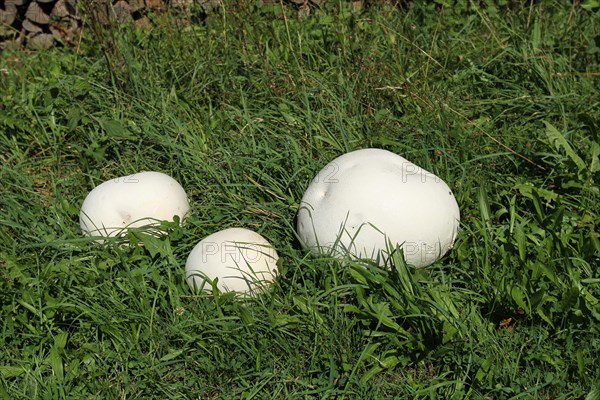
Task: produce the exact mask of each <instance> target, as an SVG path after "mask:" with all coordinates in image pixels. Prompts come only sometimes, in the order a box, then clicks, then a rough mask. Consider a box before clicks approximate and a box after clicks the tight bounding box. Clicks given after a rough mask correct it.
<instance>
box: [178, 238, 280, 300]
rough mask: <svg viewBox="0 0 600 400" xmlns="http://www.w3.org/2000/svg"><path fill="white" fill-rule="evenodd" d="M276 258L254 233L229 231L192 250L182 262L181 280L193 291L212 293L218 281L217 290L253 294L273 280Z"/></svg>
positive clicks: (205, 240) (204, 241)
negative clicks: (183, 268)
mask: <svg viewBox="0 0 600 400" xmlns="http://www.w3.org/2000/svg"><path fill="white" fill-rule="evenodd" d="M278 259H279V256H278V255H277V252H276V251H275V249H274V248H273V246H271V244H270V243H269V242H268V241H267V239H265V238H264V237H262V236H261V235H259V234H258V233H256V232H253V231H251V230H248V229H244V228H229V229H224V230H222V231H219V232H216V233H213V234H212V235H209V236H207V237H205V238H204V239H202V240H201V241H200V242H199V243H198V244H197V245H196V246H195V247H194V249H193V250H192V252H191V253H190V255H189V257H188V259H187V262H186V263H185V277H186V281H187V283H188V285H190V287H191V288H192V290H195V291H196V290H204V291H209V292H210V291H212V282H213V281H214V280H215V278H218V281H217V287H218V288H219V290H220V291H227V292H228V291H235V292H240V293H254V292H256V290H258V289H260V288H263V287H264V286H266V285H268V284H270V283H271V282H272V281H273V279H274V278H275V276H276V273H277V266H276V263H277V260H278Z"/></svg>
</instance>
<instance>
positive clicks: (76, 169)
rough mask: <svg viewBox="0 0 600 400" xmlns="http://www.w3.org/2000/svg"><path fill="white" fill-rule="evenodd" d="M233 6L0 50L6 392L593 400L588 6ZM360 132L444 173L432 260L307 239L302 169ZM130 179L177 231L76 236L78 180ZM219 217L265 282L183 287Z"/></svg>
mask: <svg viewBox="0 0 600 400" xmlns="http://www.w3.org/2000/svg"><path fill="white" fill-rule="evenodd" d="M252 3H253V2H239V4H234V3H233V2H230V3H228V2H226V4H225V5H224V6H223V7H221V8H219V9H216V10H213V11H212V13H211V14H209V15H208V18H207V19H205V20H204V21H203V22H202V23H199V24H191V25H187V26H183V25H180V24H179V23H178V22H177V21H178V20H176V19H175V17H174V16H169V15H168V14H167V15H156V16H154V17H153V20H152V22H153V26H154V28H152V29H147V30H145V29H142V28H138V29H135V28H132V27H129V26H116V27H113V28H112V29H113V31H111V32H110V34H106V35H103V36H95V38H96V39H95V40H94V37H93V35H92V34H91V31H89V30H88V31H85V32H84V36H83V37H82V41H81V47H80V48H77V49H70V48H56V49H52V50H49V51H43V52H31V53H29V52H24V51H16V52H11V51H8V50H5V51H4V52H3V53H2V54H1V56H0V76H1V79H0V161H1V163H2V164H1V166H0V349H1V351H0V398H7V399H38V398H39V399H42V398H43V399H50V398H52V399H54V398H77V399H83V398H88V399H93V398H94V399H95V398H98V399H117V398H119V399H124V398H131V399H138V398H140V399H141V398H152V399H154V398H162V399H186V398H190V399H213V398H214V399H228V398H231V399H240V398H242V399H267V398H273V399H295V398H303V399H304V398H321V399H325V398H340V399H383V398H402V399H425V398H429V399H435V398H440V399H463V398H472V399H477V398H487V399H517V398H523V399H530V398H531V399H598V398H600V386H599V384H598V382H600V302H599V301H600V300H599V299H600V272H599V271H600V269H599V264H600V263H599V254H600V237H599V232H600V228H599V220H600V206H599V202H598V199H599V186H598V182H599V174H598V171H599V170H600V162H599V159H598V157H599V154H600V144H599V143H600V139H599V134H600V12H599V11H598V7H597V3H596V2H593V1H585V2H583V3H581V2H573V3H571V2H565V1H558V0H551V1H540V2H533V1H532V2H502V1H500V2H491V1H481V2H464V3H463V2H461V1H457V2H446V1H438V2H434V3H426V2H412V3H410V5H409V3H402V4H401V5H397V6H391V5H388V4H385V3H381V4H380V3H376V4H371V6H370V7H366V8H364V9H362V10H352V9H351V7H350V6H349V3H346V2H336V1H331V2H329V1H328V2H326V3H325V5H324V6H322V7H321V8H319V7H316V6H314V5H313V7H312V8H311V13H310V15H308V16H305V17H304V18H298V16H297V13H296V10H295V9H294V8H293V7H291V6H290V5H283V4H275V5H270V6H268V5H264V6H256V5H254V4H252ZM446 3H452V4H446ZM365 147H378V148H385V149H388V150H390V151H393V152H395V153H398V154H400V155H402V156H403V157H405V158H407V159H409V160H411V161H413V162H415V163H416V164H418V165H420V166H422V167H423V168H425V169H427V170H429V171H431V172H434V173H435V174H437V175H438V176H440V177H441V178H442V179H444V180H445V181H446V182H447V183H448V184H449V185H450V187H451V188H452V189H453V191H454V193H455V195H456V197H457V200H458V203H459V205H460V208H461V216H462V221H461V230H460V233H459V237H458V240H457V242H456V244H455V247H454V249H453V250H452V251H451V252H450V253H449V254H448V255H447V256H446V257H444V258H443V259H441V260H440V261H439V262H437V263H435V264H433V265H431V266H430V267H427V268H424V269H419V270H415V269H414V268H412V267H410V266H407V265H405V264H404V262H403V258H402V256H401V254H400V253H399V252H396V253H395V255H394V256H393V257H392V258H391V259H390V260H389V262H388V265H386V266H384V267H381V266H378V265H375V264H374V263H369V262H358V261H350V260H332V259H327V258H325V257H312V256H309V255H307V253H306V252H305V251H303V250H302V248H301V246H300V244H299V242H298V239H297V237H296V234H295V230H294V216H295V214H296V212H297V210H298V206H299V202H300V199H301V197H302V195H303V192H304V190H305V189H306V187H307V185H308V183H309V182H310V180H311V179H312V177H313V176H314V175H315V174H316V173H317V172H318V171H319V170H320V169H321V168H322V167H323V166H324V165H325V164H326V163H327V162H329V161H330V160H331V159H333V158H334V157H336V156H338V155H340V154H342V153H344V152H347V151H351V150H355V149H360V148H365ZM142 170H158V171H162V172H165V173H168V174H170V175H172V176H173V177H175V178H176V179H177V180H178V181H179V182H180V183H181V184H182V185H183V187H184V188H186V190H187V191H188V193H189V197H190V201H191V205H192V213H191V215H190V216H189V218H187V220H186V223H185V224H184V225H183V226H180V225H179V224H177V223H165V224H164V228H165V229H166V230H167V231H169V235H168V236H165V237H162V238H154V237H152V236H149V235H147V234H144V232H139V231H131V232H130V233H129V240H130V241H129V243H130V244H129V245H127V244H125V245H123V244H121V243H117V242H114V243H113V242H107V243H105V244H104V245H98V244H97V243H94V242H93V241H92V240H90V239H89V238H85V237H83V236H82V234H81V232H80V230H79V225H78V213H79V207H80V205H81V204H82V202H83V199H84V198H85V196H86V195H87V193H88V192H89V191H90V190H91V189H92V188H93V187H95V186H96V185H98V184H99V183H101V182H102V181H104V180H108V179H111V178H114V177H117V176H124V175H127V174H131V173H135V172H137V171H142ZM233 226H239V227H246V228H250V229H253V230H256V231H257V232H259V233H260V234H262V235H263V236H265V237H267V238H268V239H269V240H270V241H271V242H272V243H273V244H274V245H275V247H276V248H277V251H278V252H279V254H280V262H279V268H280V271H279V278H278V279H277V280H276V282H275V283H274V285H273V286H272V287H271V288H270V289H269V290H268V291H266V292H264V293H262V294H261V295H259V296H257V297H256V298H253V299H249V300H248V299H246V300H242V299H239V298H237V297H236V296H235V295H234V294H232V293H222V294H214V295H197V294H194V293H192V292H191V291H190V289H189V288H188V286H187V285H186V283H185V279H184V274H183V270H184V264H185V260H186V257H187V255H188V253H189V252H190V251H191V249H192V247H193V246H194V245H195V244H196V243H197V242H198V241H199V240H200V239H202V238H203V237H205V236H207V235H209V234H211V233H213V232H215V231H217V230H220V229H224V228H227V227H233ZM139 242H143V243H144V246H138V243H139Z"/></svg>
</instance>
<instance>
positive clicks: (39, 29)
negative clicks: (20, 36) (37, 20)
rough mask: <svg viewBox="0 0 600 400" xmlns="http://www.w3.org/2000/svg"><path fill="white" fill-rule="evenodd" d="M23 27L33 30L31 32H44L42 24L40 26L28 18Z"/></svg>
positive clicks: (28, 30) (29, 30)
mask: <svg viewBox="0 0 600 400" xmlns="http://www.w3.org/2000/svg"><path fill="white" fill-rule="evenodd" d="M23 29H25V30H26V31H27V32H31V33H40V32H42V27H41V26H38V25H36V24H34V23H33V22H31V21H30V20H28V19H26V20H25V21H23Z"/></svg>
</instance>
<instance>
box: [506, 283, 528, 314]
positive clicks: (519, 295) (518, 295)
mask: <svg viewBox="0 0 600 400" xmlns="http://www.w3.org/2000/svg"><path fill="white" fill-rule="evenodd" d="M510 295H511V297H512V298H513V300H514V301H515V303H517V305H518V306H519V307H521V308H522V309H523V310H525V311H526V312H527V313H529V307H528V306H527V301H526V297H525V293H524V292H523V290H522V289H521V288H520V287H518V286H513V287H512V289H511V291H510Z"/></svg>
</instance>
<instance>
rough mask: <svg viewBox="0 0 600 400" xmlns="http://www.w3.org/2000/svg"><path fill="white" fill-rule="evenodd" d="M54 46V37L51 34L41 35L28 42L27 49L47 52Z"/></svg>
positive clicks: (31, 38)
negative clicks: (46, 50)
mask: <svg viewBox="0 0 600 400" xmlns="http://www.w3.org/2000/svg"><path fill="white" fill-rule="evenodd" d="M52 46H54V36H52V34H50V33H40V34H39V35H36V36H32V37H30V38H29V39H28V40H27V47H29V48H30V49H35V50H45V49H49V48H50V47H52Z"/></svg>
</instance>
